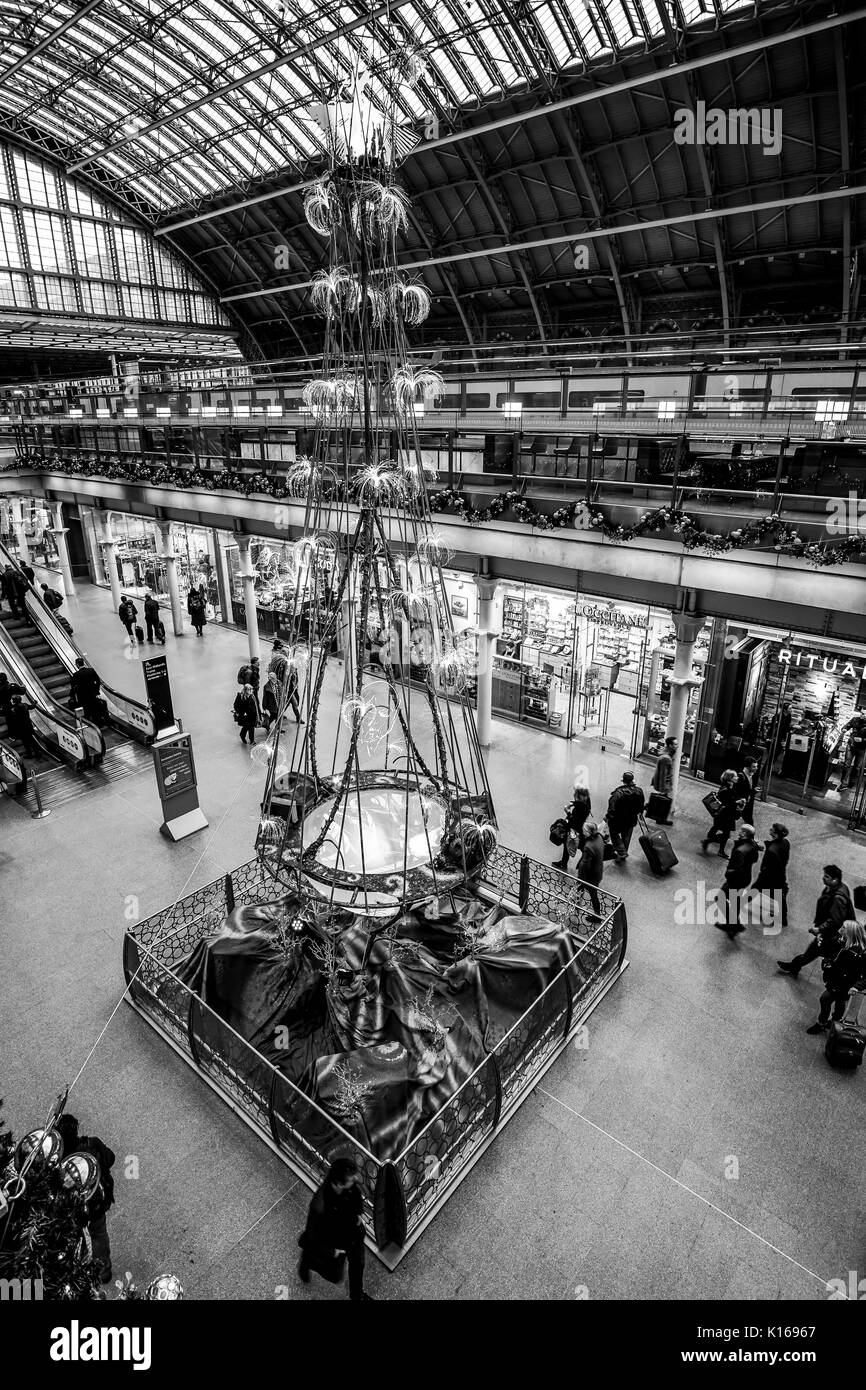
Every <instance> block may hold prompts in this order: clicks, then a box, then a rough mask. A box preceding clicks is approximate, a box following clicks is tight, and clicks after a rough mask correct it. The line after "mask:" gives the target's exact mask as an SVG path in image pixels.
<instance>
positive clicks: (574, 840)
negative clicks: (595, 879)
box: [551, 782, 592, 869]
mask: <svg viewBox="0 0 866 1390" xmlns="http://www.w3.org/2000/svg"><path fill="white" fill-rule="evenodd" d="M591 813H592V801H591V800H590V795H589V788H588V787H584V786H583V785H582V783H579V782H578V783H575V787H574V796H573V798H572V800H571V801H570V802H569V804H568V805H567V806H566V807H565V825H566V833H565V839H564V840H563V842H562V857H561V858H560V859H554V860H552V861H551V862H552V863H553V865H554V867H555V868H557V869H567V868H568V861H569V859H571V858H572V857H573V856H574V855H575V854H577V851H578V850H579V849H582V848H583V845H582V838H583V827H584V825H585V823H586V818H587V816H589V815H591Z"/></svg>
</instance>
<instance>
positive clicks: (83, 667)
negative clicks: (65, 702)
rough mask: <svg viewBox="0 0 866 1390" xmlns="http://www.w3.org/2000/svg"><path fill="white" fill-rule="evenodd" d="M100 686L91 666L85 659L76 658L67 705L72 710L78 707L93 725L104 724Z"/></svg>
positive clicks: (81, 657)
mask: <svg viewBox="0 0 866 1390" xmlns="http://www.w3.org/2000/svg"><path fill="white" fill-rule="evenodd" d="M101 685H102V682H101V681H100V679H99V676H98V675H97V674H96V672H95V671H94V669H93V667H92V666H88V664H87V661H86V660H85V658H84V657H83V656H78V657H76V658H75V670H74V671H73V673H72V676H71V678H70V681H69V703H70V705H71V706H72V708H73V709H74V708H75V707H76V706H77V705H80V706H81V708H82V710H83V711H84V717H85V719H92V720H93V722H94V723H95V724H100V725H101V724H103V723H104V722H105V713H104V710H103V706H102V696H101V695H100V688H101Z"/></svg>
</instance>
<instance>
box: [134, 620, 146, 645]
mask: <svg viewBox="0 0 866 1390" xmlns="http://www.w3.org/2000/svg"><path fill="white" fill-rule="evenodd" d="M135 640H136V642H143V641H144V628H143V627H139V626H138V625H137V624H136V628H135Z"/></svg>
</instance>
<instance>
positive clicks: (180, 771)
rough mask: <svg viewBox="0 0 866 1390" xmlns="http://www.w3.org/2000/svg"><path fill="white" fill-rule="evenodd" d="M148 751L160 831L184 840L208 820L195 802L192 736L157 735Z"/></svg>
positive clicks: (201, 828)
mask: <svg viewBox="0 0 866 1390" xmlns="http://www.w3.org/2000/svg"><path fill="white" fill-rule="evenodd" d="M151 752H152V753H153V768H154V771H155V773H156V785H157V790H158V791H159V799H160V802H161V804H162V814H163V823H162V825H161V826H160V827H159V829H160V834H162V835H165V836H166V838H167V839H169V840H183V839H185V838H186V836H187V835H192V834H193V832H194V831H196V830H204V829H205V827H206V826H207V820H206V819H205V816H204V814H203V812H202V810H201V807H200V806H199V804H198V788H197V784H196V775H195V759H194V758H193V755H192V737H191V736H190V735H189V734H173V735H169V736H168V737H166V738H161V739H158V740H157V741H156V743H154V744H153V746H152V748H151Z"/></svg>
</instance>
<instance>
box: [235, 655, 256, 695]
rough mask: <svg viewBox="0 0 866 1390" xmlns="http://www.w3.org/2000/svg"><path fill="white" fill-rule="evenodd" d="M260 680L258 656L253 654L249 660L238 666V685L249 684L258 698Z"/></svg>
mask: <svg viewBox="0 0 866 1390" xmlns="http://www.w3.org/2000/svg"><path fill="white" fill-rule="evenodd" d="M260 681H261V672H260V669H259V658H258V657H257V656H254V657H252V658H251V659H250V660H249V661H246V662H244V664H243V666H241V667H240V668H239V670H238V685H251V686H252V688H253V690H254V691H255V695H256V699H258V698H259V682H260Z"/></svg>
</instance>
